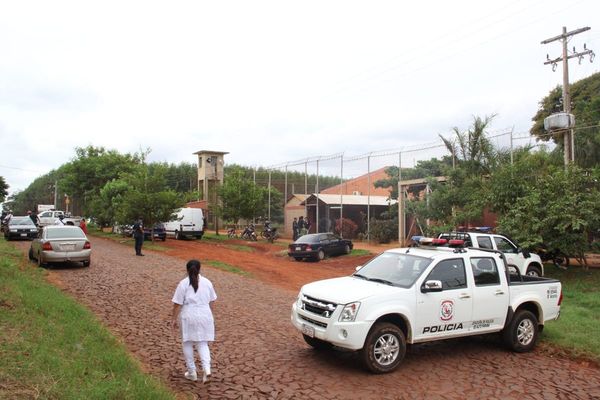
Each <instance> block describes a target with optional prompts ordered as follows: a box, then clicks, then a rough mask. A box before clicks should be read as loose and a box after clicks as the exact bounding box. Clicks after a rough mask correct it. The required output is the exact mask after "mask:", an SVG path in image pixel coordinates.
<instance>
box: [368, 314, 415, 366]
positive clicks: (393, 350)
mask: <svg viewBox="0 0 600 400" xmlns="http://www.w3.org/2000/svg"><path fill="white" fill-rule="evenodd" d="M361 352H362V358H363V362H364V363H365V366H366V367H367V369H368V370H369V371H371V372H374V373H376V374H382V373H385V372H390V371H393V370H394V369H396V367H398V365H399V364H400V362H401V361H402V360H403V359H404V355H405V354H406V339H405V337H404V333H403V332H402V331H401V330H400V328H398V327H397V326H396V325H394V324H390V323H388V322H382V323H378V324H375V326H373V328H372V329H371V332H369V336H367V340H366V341H365V347H363V349H362V350H361Z"/></svg>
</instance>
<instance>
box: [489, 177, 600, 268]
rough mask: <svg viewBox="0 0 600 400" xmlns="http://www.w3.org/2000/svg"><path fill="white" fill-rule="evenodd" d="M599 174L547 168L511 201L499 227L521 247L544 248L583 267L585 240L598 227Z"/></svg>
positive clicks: (587, 245) (599, 211) (599, 210)
mask: <svg viewBox="0 0 600 400" xmlns="http://www.w3.org/2000/svg"><path fill="white" fill-rule="evenodd" d="M599 177H600V171H599V170H595V171H585V170H582V169H581V168H579V167H576V166H570V167H569V168H568V169H566V170H565V169H564V168H563V167H562V166H560V167H553V168H550V169H549V171H548V173H547V174H543V175H541V176H539V177H538V179H537V180H535V181H534V183H533V184H532V185H531V186H530V187H529V188H528V191H527V193H525V195H523V196H522V197H519V198H517V199H515V201H514V204H513V205H512V207H511V208H510V209H509V210H508V211H507V212H506V214H504V215H503V216H501V217H500V219H499V226H500V228H501V229H502V230H503V231H504V232H507V233H509V234H510V235H512V236H513V237H514V238H515V239H516V240H517V241H519V242H520V244H521V245H523V246H524V247H529V248H535V247H537V246H541V245H545V246H547V247H548V248H549V249H550V250H559V251H561V252H562V253H564V254H568V255H570V256H572V257H575V258H576V259H577V260H578V261H579V262H580V263H581V264H582V265H586V266H587V264H586V261H585V252H586V251H587V250H588V249H589V237H590V235H591V233H592V232H594V231H597V230H598V228H599V227H600V183H599V181H598V178H599Z"/></svg>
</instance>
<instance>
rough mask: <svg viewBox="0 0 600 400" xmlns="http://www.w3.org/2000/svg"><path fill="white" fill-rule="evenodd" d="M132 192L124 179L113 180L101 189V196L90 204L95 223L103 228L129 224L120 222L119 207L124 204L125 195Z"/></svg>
mask: <svg viewBox="0 0 600 400" xmlns="http://www.w3.org/2000/svg"><path fill="white" fill-rule="evenodd" d="M129 190H130V187H129V183H128V182H127V181H125V180H124V179H113V180H111V181H109V182H107V183H106V185H104V187H103V188H102V189H100V194H99V196H97V197H94V199H93V200H92V201H91V202H90V204H89V207H90V213H91V215H93V216H94V219H95V222H96V223H97V224H98V225H99V226H101V227H105V226H112V225H114V224H115V223H121V224H122V223H124V222H129V221H130V220H129V219H128V220H125V221H118V219H117V215H118V214H119V207H120V206H121V205H122V204H123V202H124V199H123V197H124V195H125V194H126V193H127V192H128V191H129Z"/></svg>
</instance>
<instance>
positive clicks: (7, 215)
mask: <svg viewBox="0 0 600 400" xmlns="http://www.w3.org/2000/svg"><path fill="white" fill-rule="evenodd" d="M27 216H28V217H29V218H31V221H32V222H33V223H34V225H35V226H37V227H39V226H40V218H39V217H38V216H37V214H36V213H35V212H33V211H31V210H28V211H27ZM12 217H13V214H12V212H11V211H2V224H3V225H8V223H9V222H10V220H11V219H12ZM64 219H65V216H64V214H60V215H59V216H58V218H56V219H55V220H54V225H67V224H66V223H65V221H64ZM79 227H80V228H81V230H82V231H83V233H85V234H86V235H87V233H88V230H87V223H86V221H85V218H81V220H80V221H79Z"/></svg>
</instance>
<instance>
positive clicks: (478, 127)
mask: <svg viewBox="0 0 600 400" xmlns="http://www.w3.org/2000/svg"><path fill="white" fill-rule="evenodd" d="M495 116H496V115H495V114H493V115H489V116H486V117H485V118H484V119H482V118H481V117H473V125H472V126H471V127H470V128H469V129H467V130H466V131H461V130H460V129H459V128H457V127H454V128H452V130H453V131H454V139H451V138H445V137H443V136H442V135H440V138H441V139H442V141H443V142H444V145H446V148H447V149H448V151H449V152H450V155H451V156H452V158H453V159H454V160H455V161H456V162H458V163H461V164H462V166H463V167H465V168H466V169H467V171H468V172H469V173H470V174H479V173H489V172H490V170H491V169H492V168H493V167H494V165H495V164H496V156H495V150H494V147H493V146H492V143H491V142H490V140H489V139H488V138H487V137H486V129H487V127H488V125H489V124H490V123H491V122H492V120H493V119H494V117H495Z"/></svg>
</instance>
